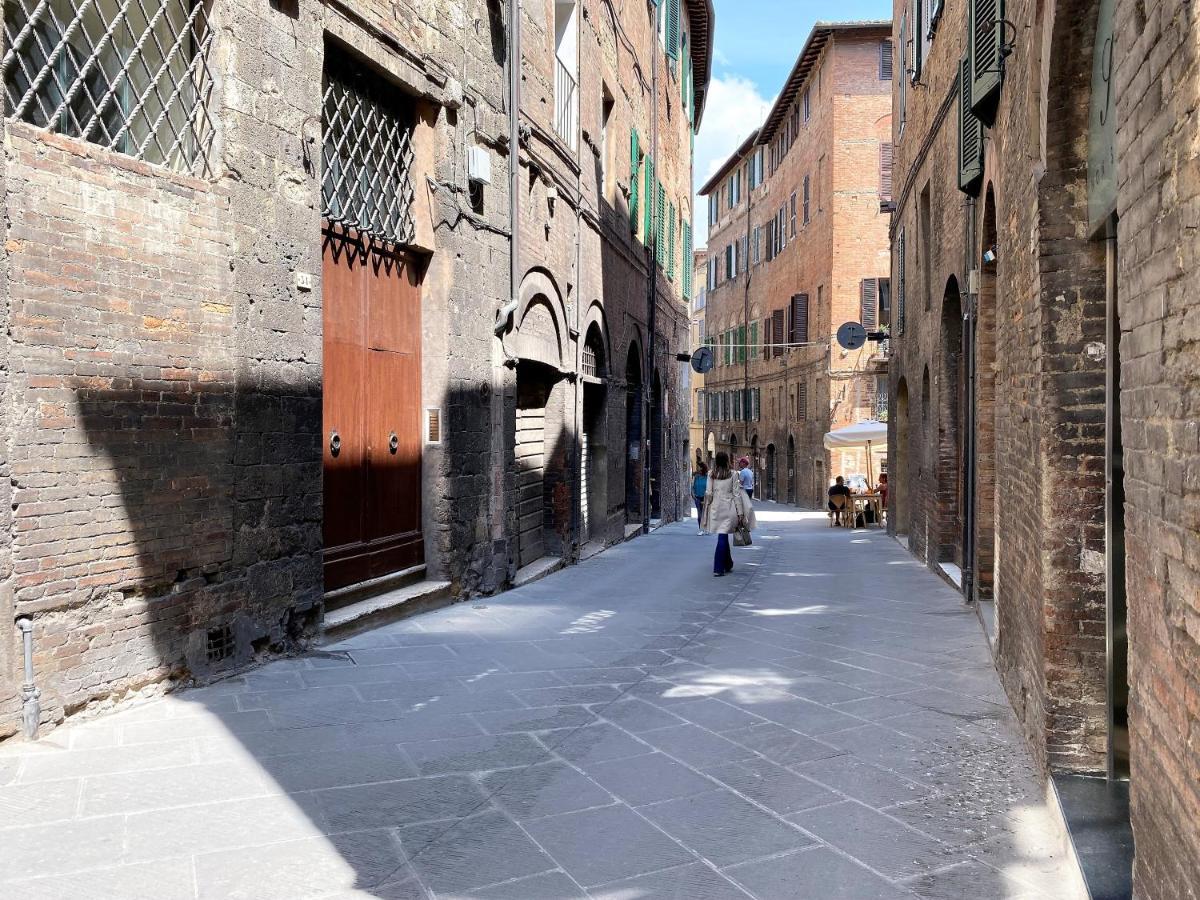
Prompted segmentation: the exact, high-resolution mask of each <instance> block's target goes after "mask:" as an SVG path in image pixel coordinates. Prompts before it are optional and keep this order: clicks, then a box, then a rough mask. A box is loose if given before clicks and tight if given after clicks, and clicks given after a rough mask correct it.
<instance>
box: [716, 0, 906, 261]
mask: <svg viewBox="0 0 1200 900" xmlns="http://www.w3.org/2000/svg"><path fill="white" fill-rule="evenodd" d="M713 8H714V10H715V12H716V17H717V30H716V40H715V42H714V45H713V80H712V84H711V85H710V87H709V92H708V101H707V105H706V107H705V111H704V119H703V121H702V122H701V123H700V132H699V134H697V135H696V164H695V166H696V167H695V177H696V184H695V186H696V187H697V188H699V187H700V186H701V185H702V184H704V183H705V182H706V181H708V179H709V177H710V176H711V175H712V173H713V172H715V171H716V170H717V168H718V167H720V165H721V163H722V162H724V161H725V160H726V159H727V158H728V156H729V154H730V153H732V152H733V151H734V150H736V149H737V147H738V145H739V144H740V143H741V142H742V141H743V140H745V138H746V135H748V134H749V133H750V132H751V131H752V130H754V129H755V128H757V127H758V126H759V125H760V124H761V122H762V119H763V117H764V116H765V114H766V112H767V110H768V109H770V106H771V104H772V103H773V102H774V101H775V97H776V96H778V94H779V89H780V87H781V86H782V85H783V80H784V79H785V78H787V76H788V73H789V72H791V70H792V66H793V65H794V64H795V62H796V57H797V55H799V53H800V50H801V48H802V47H803V46H804V41H805V40H806V39H807V38H808V34H809V32H810V31H812V27H813V24H814V23H815V22H817V21H826V22H828V21H848V20H855V19H886V18H890V17H891V14H892V4H891V2H890V0H836V2H835V0H820V2H814V0H713ZM695 209H696V213H695V216H694V217H693V218H694V220H695V224H694V227H695V232H696V241H695V243H696V246H697V247H700V246H703V245H704V242H705V241H706V240H707V237H708V213H707V211H706V210H707V207H706V206H704V205H702V204H701V201H700V198H699V197H697V198H696V207H695Z"/></svg>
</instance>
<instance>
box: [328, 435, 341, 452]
mask: <svg viewBox="0 0 1200 900" xmlns="http://www.w3.org/2000/svg"><path fill="white" fill-rule="evenodd" d="M341 449H342V436H341V435H340V434H338V433H337V432H336V431H331V432H330V433H329V452H330V453H332V454H333V455H334V456H337V455H338V453H339V452H341Z"/></svg>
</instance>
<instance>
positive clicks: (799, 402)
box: [796, 381, 808, 420]
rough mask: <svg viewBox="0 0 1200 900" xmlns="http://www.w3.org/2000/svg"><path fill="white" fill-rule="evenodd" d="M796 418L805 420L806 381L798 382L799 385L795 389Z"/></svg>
mask: <svg viewBox="0 0 1200 900" xmlns="http://www.w3.org/2000/svg"><path fill="white" fill-rule="evenodd" d="M796 418H797V419H800V420H805V419H807V418H808V382H807V381H802V382H800V386H799V388H798V389H797V391H796Z"/></svg>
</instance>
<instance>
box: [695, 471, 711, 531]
mask: <svg viewBox="0 0 1200 900" xmlns="http://www.w3.org/2000/svg"><path fill="white" fill-rule="evenodd" d="M707 493H708V466H706V465H705V464H704V463H702V462H697V463H696V469H695V471H694V472H692V499H693V500H695V501H696V521H697V522H699V521H700V520H701V519H702V518H704V495H705V494H707ZM697 533H698V534H704V529H703V528H701V529H700V530H699V532H697Z"/></svg>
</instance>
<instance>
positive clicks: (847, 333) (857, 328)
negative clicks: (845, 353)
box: [837, 322, 867, 350]
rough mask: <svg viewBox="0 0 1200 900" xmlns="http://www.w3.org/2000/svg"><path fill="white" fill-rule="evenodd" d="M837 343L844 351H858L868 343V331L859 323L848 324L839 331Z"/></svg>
mask: <svg viewBox="0 0 1200 900" xmlns="http://www.w3.org/2000/svg"><path fill="white" fill-rule="evenodd" d="M837 342H838V344H839V345H841V348H842V349H843V350H857V349H858V348H859V347H861V346H862V345H863V344H865V343H866V342H867V329H865V328H863V327H862V326H861V325H859V324H858V323H857V322H846V323H845V324H844V325H842V327H841V328H839V329H838V331H837Z"/></svg>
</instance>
